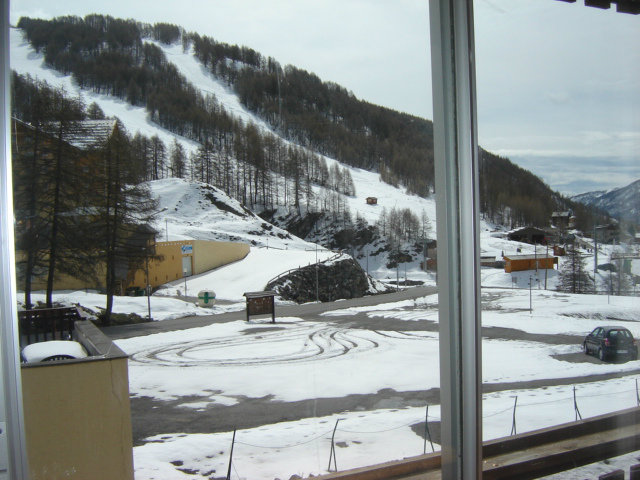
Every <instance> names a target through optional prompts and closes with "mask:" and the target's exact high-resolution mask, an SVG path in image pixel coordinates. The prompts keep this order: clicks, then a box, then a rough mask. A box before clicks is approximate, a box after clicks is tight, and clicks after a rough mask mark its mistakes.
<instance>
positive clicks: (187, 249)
mask: <svg viewBox="0 0 640 480" xmlns="http://www.w3.org/2000/svg"><path fill="white" fill-rule="evenodd" d="M180 250H182V254H183V255H186V254H188V253H193V245H182V246H181V247H180Z"/></svg>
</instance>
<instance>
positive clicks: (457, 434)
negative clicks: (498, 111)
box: [430, 0, 482, 479]
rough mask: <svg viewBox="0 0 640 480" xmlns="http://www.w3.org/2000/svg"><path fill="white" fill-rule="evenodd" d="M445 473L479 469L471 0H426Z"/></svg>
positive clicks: (459, 475)
mask: <svg viewBox="0 0 640 480" xmlns="http://www.w3.org/2000/svg"><path fill="white" fill-rule="evenodd" d="M430 21H431V62H432V82H433V110H434V112H433V118H434V119H433V123H434V147H435V176H436V213H437V215H436V222H437V230H438V295H439V318H440V320H439V322H440V396H441V415H442V418H441V420H442V474H443V477H442V478H445V479H463V478H464V479H472V478H481V476H482V414H481V411H482V396H481V384H482V375H481V371H482V368H481V367H482V363H481V345H480V341H481V336H480V271H479V265H480V253H479V252H480V246H479V229H478V222H479V217H478V205H479V199H478V174H477V172H478V161H477V160H478V145H477V143H478V142H477V121H476V93H475V66H474V38H473V6H472V1H471V0H464V1H462V0H431V1H430Z"/></svg>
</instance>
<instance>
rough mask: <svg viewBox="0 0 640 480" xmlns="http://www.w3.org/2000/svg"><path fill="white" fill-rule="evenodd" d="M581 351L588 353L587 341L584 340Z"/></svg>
mask: <svg viewBox="0 0 640 480" xmlns="http://www.w3.org/2000/svg"><path fill="white" fill-rule="evenodd" d="M582 351H583V352H584V354H585V355H589V347H588V346H587V342H584V343H583V344H582Z"/></svg>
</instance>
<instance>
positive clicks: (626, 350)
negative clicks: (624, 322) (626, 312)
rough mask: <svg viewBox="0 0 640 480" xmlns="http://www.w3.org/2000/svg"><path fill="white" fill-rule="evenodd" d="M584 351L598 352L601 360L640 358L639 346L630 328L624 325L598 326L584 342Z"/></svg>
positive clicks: (587, 352) (589, 352)
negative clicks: (639, 355)
mask: <svg viewBox="0 0 640 480" xmlns="http://www.w3.org/2000/svg"><path fill="white" fill-rule="evenodd" d="M582 349H583V351H584V353H586V354H587V355H589V354H596V355H598V358H599V359H600V360H607V359H609V358H615V357H628V358H630V359H631V360H637V359H638V346H637V345H636V341H635V339H634V338H633V335H632V334H631V332H630V331H629V330H627V329H626V328H624V327H597V328H594V329H593V331H592V332H591V333H590V334H589V335H587V336H586V338H585V339H584V342H583V343H582Z"/></svg>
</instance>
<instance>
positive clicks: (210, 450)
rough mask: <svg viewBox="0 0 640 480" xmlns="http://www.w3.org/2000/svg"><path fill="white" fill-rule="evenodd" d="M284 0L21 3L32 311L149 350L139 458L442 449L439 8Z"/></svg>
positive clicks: (171, 460)
mask: <svg viewBox="0 0 640 480" xmlns="http://www.w3.org/2000/svg"><path fill="white" fill-rule="evenodd" d="M283 5H284V6H280V7H278V8H272V7H271V6H269V7H267V8H265V6H266V4H263V3H262V2H255V1H244V2H226V3H220V2H218V3H216V5H213V4H211V3H210V2H190V3H189V4H188V5H186V4H176V3H175V2H167V3H165V2H157V3H155V4H154V8H153V9H151V10H149V9H148V7H145V8H144V9H138V8H139V7H138V5H137V4H136V5H133V4H132V3H131V2H129V3H127V4H122V5H119V4H113V5H109V6H107V5H104V4H98V3H95V2H85V3H82V4H81V5H76V6H74V5H71V4H69V3H68V2H63V3H62V4H60V5H56V4H54V3H51V2H49V3H47V2H29V1H26V0H23V1H18V0H16V1H15V2H12V5H11V8H12V22H13V24H14V25H15V28H12V29H11V66H12V68H13V69H14V70H15V76H14V78H13V82H14V85H13V87H14V90H13V97H12V99H13V117H14V118H13V119H12V134H13V135H12V146H13V157H14V167H15V168H14V184H15V185H16V202H15V204H16V207H15V213H16V235H17V238H16V241H17V245H18V247H17V276H18V278H17V280H18V285H19V290H20V291H19V301H20V308H23V309H29V308H30V307H32V306H35V307H38V308H40V307H44V306H46V307H57V306H72V305H79V306H81V308H82V312H83V313H82V314H83V315H88V316H89V317H90V318H91V319H93V320H94V322H95V323H96V325H97V326H98V327H99V328H100V330H101V331H102V332H103V333H104V334H105V335H106V336H107V337H109V339H112V340H114V342H115V343H114V349H115V348H116V347H118V348H121V349H122V350H123V351H124V352H125V353H126V354H128V355H129V360H128V370H126V371H125V372H127V373H128V378H126V376H125V378H123V377H122V376H118V377H116V376H113V377H110V381H109V385H111V382H113V383H115V384H118V385H119V386H120V387H122V383H123V382H125V380H126V381H128V387H129V392H130V409H131V429H132V437H133V465H134V468H135V478H136V479H138V480H140V479H145V478H149V479H150V478H171V479H172V478H177V477H178V476H181V475H182V474H184V476H185V477H186V476H187V475H188V476H190V478H191V477H193V478H223V477H225V476H227V475H230V477H231V478H234V479H235V478H252V479H254V478H265V479H273V478H295V475H300V476H304V477H307V476H309V475H311V474H313V475H319V474H324V473H327V472H332V471H335V470H346V469H350V468H355V467H363V466H369V465H373V464H379V463H382V462H386V461H390V460H400V459H404V458H407V457H415V456H418V455H422V454H424V453H431V452H434V451H437V450H438V449H439V445H438V441H439V381H440V379H439V368H438V364H439V361H438V301H437V291H436V266H435V256H436V245H435V238H436V232H435V197H434V196H433V192H434V178H433V138H432V136H433V128H432V123H431V121H430V120H428V118H430V117H431V92H430V88H429V57H428V55H427V53H428V51H429V45H428V38H429V35H428V12H427V8H428V6H427V4H426V3H425V2H422V3H420V4H415V3H414V2H402V3H398V2H394V3H390V4H388V5H387V4H375V3H372V4H365V5H364V8H363V5H361V4H360V3H356V2H333V3H321V4H317V5H316V4H314V5H311V4H305V5H304V6H303V5H301V4H300V3H299V2H296V1H288V2H284V3H283ZM363 10H364V11H363ZM107 15H109V16H107ZM62 16H63V17H62ZM125 19H129V20H125ZM131 19H133V20H131ZM143 22H149V23H143ZM154 22H161V23H154ZM381 32H385V34H384V35H381ZM245 45H246V46H245ZM289 64H291V65H289ZM44 82H46V83H44ZM116 118H117V121H116ZM338 161H339V162H338ZM141 186H142V187H146V189H144V188H139V187H141ZM149 200H155V204H154V203H153V202H149ZM147 206H148V207H150V209H149V210H147V209H146V208H142V207H147ZM254 213H257V214H259V215H260V216H256V215H254ZM147 225H148V226H150V227H152V229H153V230H151V229H149V228H147ZM52 272H53V274H55V275H52ZM50 278H51V279H52V283H51V282H48V280H49V279H50ZM272 290H275V291H276V299H275V314H274V316H273V317H272V316H271V310H270V307H272V306H273V304H272V303H271V300H272V298H273V296H272V295H271V294H269V293H266V294H265V293H264V292H265V291H267V292H269V291H272ZM150 293H152V294H151V295H150ZM260 293H262V294H260ZM245 294H247V295H245ZM365 294H366V296H365ZM371 294H376V295H371ZM352 297H356V298H352ZM111 298H112V300H111ZM298 304H300V305H298ZM272 319H273V321H272ZM74 338H75V337H74ZM56 340H57V341H58V340H59V341H68V339H66V338H65V339H56ZM85 348H87V349H88V351H87V354H88V357H89V358H90V359H91V362H93V364H94V365H96V364H98V362H97V361H96V358H95V357H97V356H99V355H96V354H95V353H94V352H92V351H91V348H90V347H88V346H86V345H85ZM67 360H69V359H67ZM101 360H102V359H101ZM60 361H62V360H60ZM64 365H67V364H56V365H53V364H52V365H51V366H49V370H53V369H54V368H62V367H63V366H64ZM27 368H28V367H27V366H25V369H27ZM31 370H32V371H36V369H31ZM120 373H122V372H120ZM94 380H95V378H94ZM96 383H99V382H96ZM58 393H60V394H61V395H62V394H64V393H65V392H58ZM109 395H110V393H109V392H107V393H106V394H105V396H107V397H108V396H109ZM92 403H93V402H85V403H84V404H83V406H82V408H85V407H86V408H89V407H90V406H92V407H94V406H96V404H95V403H93V404H92ZM97 405H98V409H100V408H101V407H100V405H101V403H98V404H97ZM78 408H80V406H78ZM122 408H128V407H126V402H123V406H122ZM96 415H97V414H96ZM25 416H26V422H27V424H30V422H31V424H33V420H32V419H33V418H34V417H33V415H31V417H30V414H29V409H28V408H27V409H26V413H25ZM96 418H102V417H100V416H96ZM427 419H428V422H426V420H427ZM69 423H70V424H72V423H73V424H74V425H76V424H77V422H76V423H74V419H69ZM114 425H116V426H119V425H120V423H118V422H110V421H104V424H103V425H101V426H100V428H101V431H107V430H108V427H109V426H114ZM74 428H75V427H74ZM88 428H92V426H89V427H88ZM123 428H125V427H123ZM125 429H126V428H125ZM30 431H31V439H32V443H31V444H30V447H29V448H35V447H33V446H32V445H34V443H35V439H36V438H37V437H42V438H43V437H44V436H45V433H44V427H42V428H40V429H39V430H38V429H36V430H35V432H36V433H33V432H34V430H30ZM124 435H125V436H126V432H125V434H124ZM42 438H40V440H42ZM53 443H56V442H53ZM78 443H79V445H77V447H74V448H77V450H76V451H78V452H81V451H82V448H83V447H84V446H86V445H89V444H90V442H81V441H79V442H78ZM83 443H84V445H83ZM116 444H117V443H116ZM91 446H92V448H95V447H94V445H93V444H91ZM122 450H123V451H125V456H126V446H125V448H122ZM40 453H41V451H37V450H34V452H33V454H32V452H30V457H31V458H32V460H33V459H36V460H33V461H35V462H38V461H39V460H38V459H39V458H41V457H40ZM113 463H118V460H114V461H113ZM35 465H39V464H38V463H36V464H35ZM68 467H69V468H76V470H77V471H80V472H85V473H84V475H88V473H87V470H82V468H85V469H86V468H90V467H87V466H86V465H84V464H83V465H69V466H68ZM89 473H90V472H89ZM80 475H83V473H80ZM88 476H89V477H90V475H88ZM116 477H117V478H122V477H120V476H118V475H114V478H116Z"/></svg>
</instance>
